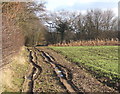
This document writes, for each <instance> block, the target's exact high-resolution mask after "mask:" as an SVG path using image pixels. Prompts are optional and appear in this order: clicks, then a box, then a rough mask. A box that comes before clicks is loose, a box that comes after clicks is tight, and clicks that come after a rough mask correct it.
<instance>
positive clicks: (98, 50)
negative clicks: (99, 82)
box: [50, 46, 120, 84]
mask: <svg viewBox="0 0 120 94" xmlns="http://www.w3.org/2000/svg"><path fill="white" fill-rule="evenodd" d="M50 48H51V49H53V50H55V51H57V52H59V53H61V54H62V55H64V56H65V57H66V59H68V60H69V61H71V62H73V63H76V64H77V65H78V66H82V67H84V68H85V69H87V70H89V71H90V72H91V73H92V74H93V75H94V76H95V77H96V78H103V77H104V78H105V79H104V81H103V82H104V83H112V84H113V83H117V82H119V81H120V74H119V73H120V72H119V71H118V61H119V60H118V46H74V47H73V46H71V47H50Z"/></svg>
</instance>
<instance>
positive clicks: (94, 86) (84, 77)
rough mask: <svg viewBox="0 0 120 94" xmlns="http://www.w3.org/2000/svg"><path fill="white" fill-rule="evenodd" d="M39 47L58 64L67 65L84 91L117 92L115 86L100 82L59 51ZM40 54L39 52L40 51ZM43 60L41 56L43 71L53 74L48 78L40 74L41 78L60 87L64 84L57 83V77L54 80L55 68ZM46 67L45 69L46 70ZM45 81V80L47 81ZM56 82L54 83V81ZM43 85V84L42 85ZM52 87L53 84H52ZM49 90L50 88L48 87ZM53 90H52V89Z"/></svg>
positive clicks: (73, 77) (74, 79)
mask: <svg viewBox="0 0 120 94" xmlns="http://www.w3.org/2000/svg"><path fill="white" fill-rule="evenodd" d="M37 49H39V50H40V51H44V52H46V53H48V54H49V55H50V56H51V57H52V58H53V59H54V60H55V61H56V62H55V63H56V64H60V65H61V66H63V67H65V68H66V69H68V70H69V72H70V73H71V74H72V76H71V79H72V82H73V84H74V85H75V86H76V87H77V88H78V89H79V90H80V91H82V92H84V93H90V92H96V93H97V92H111V93H113V92H117V91H115V90H114V89H113V88H110V87H108V86H106V85H104V84H102V83H100V82H99V81H98V80H97V79H96V78H94V77H93V76H92V75H91V74H90V73H88V72H87V71H86V70H85V69H84V68H81V67H78V66H77V65H76V64H74V63H72V62H69V61H67V60H66V59H65V58H64V57H63V56H62V55H60V54H59V53H57V52H55V51H53V50H51V49H48V48H45V47H37ZM38 54H39V53H38ZM40 61H42V59H40V58H39V64H40V65H41V67H42V68H43V71H45V72H43V73H45V74H47V73H50V74H52V75H54V76H52V75H50V76H47V77H48V79H46V77H43V76H41V75H40V78H41V79H44V80H43V81H45V80H46V81H47V82H48V84H50V83H51V84H54V85H55V87H57V86H58V87H60V86H62V85H60V84H58V83H56V84H55V81H58V82H59V79H56V80H54V81H53V77H55V78H56V76H55V74H54V72H53V68H52V67H51V66H50V65H49V64H46V63H44V62H40ZM44 69H45V70H44ZM44 76H45V75H44ZM40 78H39V80H38V81H37V82H38V83H39V81H40ZM49 78H50V79H51V82H49V80H50V79H49ZM46 81H45V82H46ZM53 82H54V83H53ZM54 85H53V87H54ZM40 86H41V85H40ZM50 87H51V86H50ZM38 90H39V91H40V90H42V88H40V89H38ZM46 90H48V91H49V89H46ZM59 90H62V91H65V89H63V88H62V89H59ZM51 91H52V90H51Z"/></svg>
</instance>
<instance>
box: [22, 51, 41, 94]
mask: <svg viewBox="0 0 120 94" xmlns="http://www.w3.org/2000/svg"><path fill="white" fill-rule="evenodd" d="M28 51H29V62H30V63H31V68H30V70H29V73H28V74H27V76H25V81H24V84H23V90H22V92H27V93H31V94H33V88H34V81H35V80H36V79H37V78H38V76H39V75H40V74H41V72H42V68H41V67H40V66H39V65H37V56H36V53H35V52H33V51H32V50H30V49H28Z"/></svg>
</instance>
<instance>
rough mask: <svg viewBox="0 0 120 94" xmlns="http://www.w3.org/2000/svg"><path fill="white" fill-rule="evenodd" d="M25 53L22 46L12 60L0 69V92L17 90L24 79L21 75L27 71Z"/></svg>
mask: <svg viewBox="0 0 120 94" xmlns="http://www.w3.org/2000/svg"><path fill="white" fill-rule="evenodd" d="M26 56H27V53H26V51H25V49H24V47H23V48H22V49H21V50H20V52H19V54H17V55H16V56H14V57H13V58H11V59H12V62H10V63H9V64H7V65H6V66H4V67H3V68H2V69H0V93H1V92H19V91H20V89H21V88H22V87H21V85H22V83H23V81H24V79H23V76H24V75H25V73H26V72H27V69H28V62H27V57H26Z"/></svg>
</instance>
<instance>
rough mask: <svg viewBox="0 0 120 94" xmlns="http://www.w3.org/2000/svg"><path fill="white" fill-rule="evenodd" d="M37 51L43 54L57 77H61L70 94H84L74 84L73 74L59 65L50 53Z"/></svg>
mask: <svg viewBox="0 0 120 94" xmlns="http://www.w3.org/2000/svg"><path fill="white" fill-rule="evenodd" d="M35 49H36V50H37V51H39V52H41V55H42V57H43V58H44V60H45V62H47V63H49V64H50V65H51V66H52V67H53V69H54V72H55V73H56V75H57V76H58V77H59V80H60V82H61V83H62V84H63V85H64V87H65V88H66V89H67V91H68V92H76V93H77V92H79V93H81V94H83V91H81V90H79V89H78V88H77V87H76V86H75V85H74V84H73V82H72V73H71V71H70V70H69V69H67V68H66V67H64V66H62V65H60V64H57V63H56V61H55V59H54V58H53V57H52V56H50V55H49V54H48V53H46V52H44V51H40V50H39V49H37V48H35Z"/></svg>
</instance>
